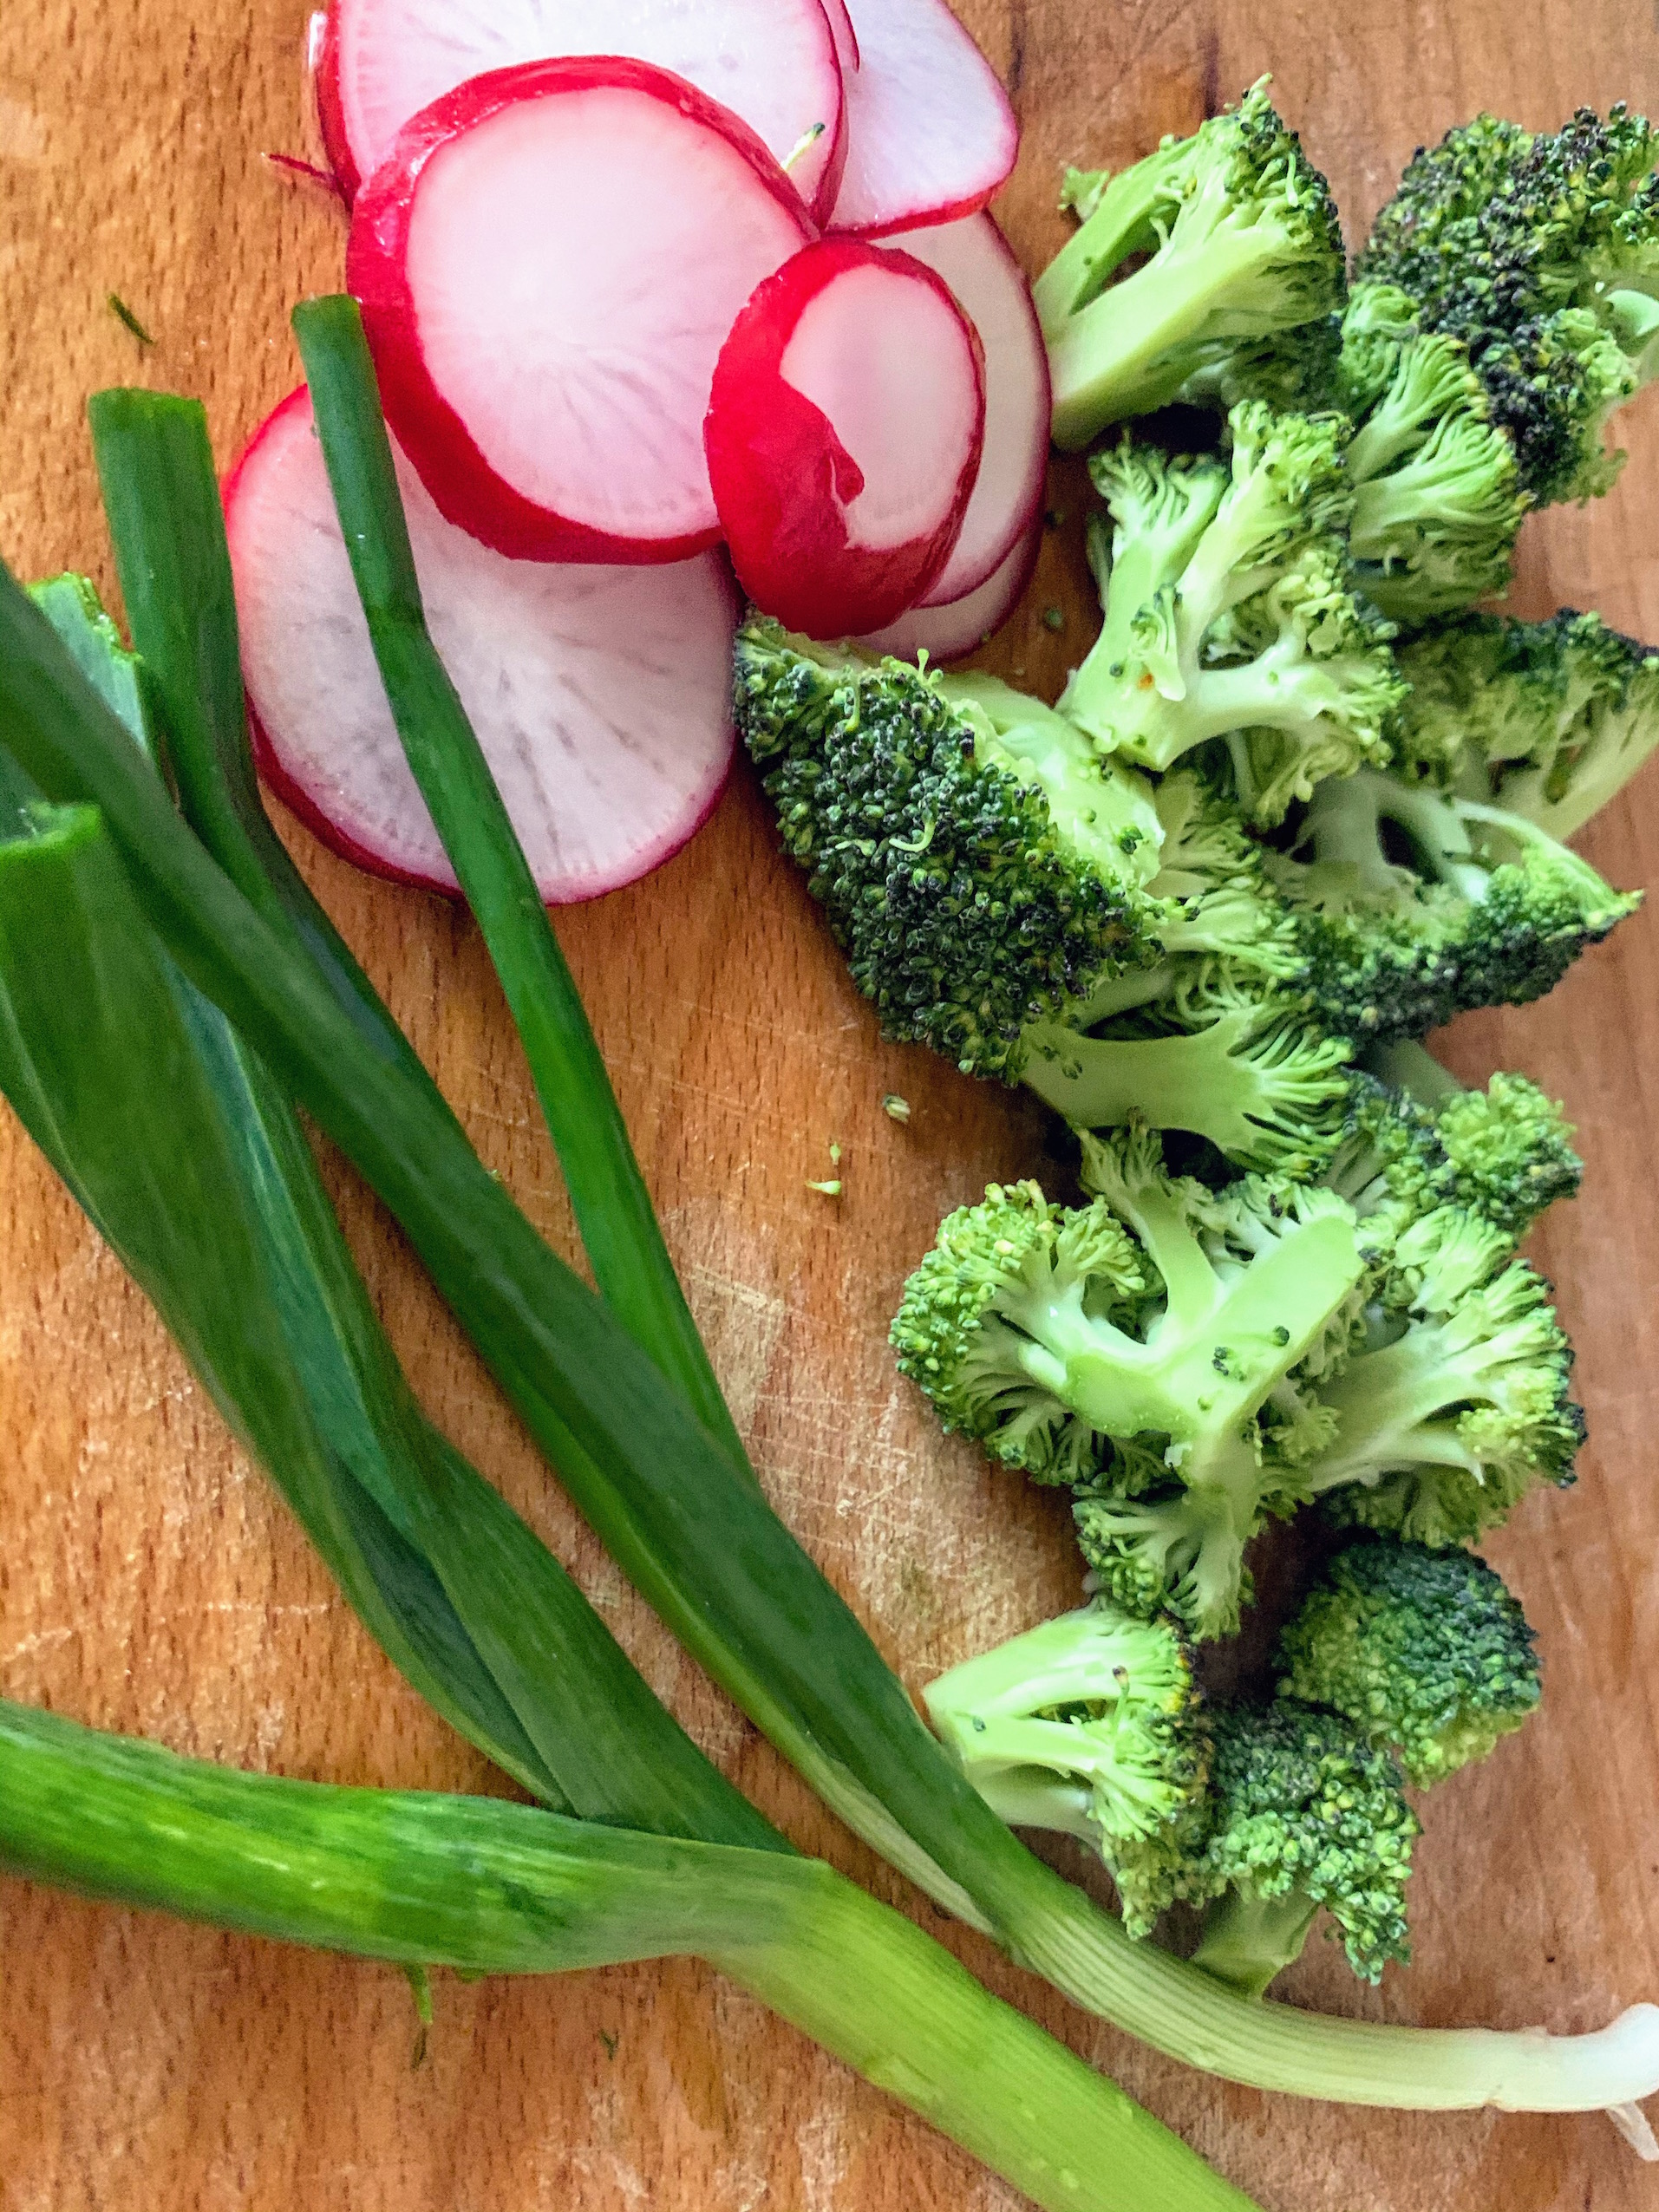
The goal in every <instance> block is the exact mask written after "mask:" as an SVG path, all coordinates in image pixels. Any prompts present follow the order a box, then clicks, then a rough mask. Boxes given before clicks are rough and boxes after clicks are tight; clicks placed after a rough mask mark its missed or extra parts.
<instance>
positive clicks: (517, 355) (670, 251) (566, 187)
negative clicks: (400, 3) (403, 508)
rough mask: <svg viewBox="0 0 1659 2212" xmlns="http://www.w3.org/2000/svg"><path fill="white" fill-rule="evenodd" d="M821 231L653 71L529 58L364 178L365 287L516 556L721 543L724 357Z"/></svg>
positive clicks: (465, 476)
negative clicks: (714, 469) (764, 293)
mask: <svg viewBox="0 0 1659 2212" xmlns="http://www.w3.org/2000/svg"><path fill="white" fill-rule="evenodd" d="M811 236H812V230H811V226H810V225H809V224H808V223H807V218H806V215H805V213H804V212H803V210H802V208H801V206H800V199H799V198H798V197H797V195H796V193H795V192H794V188H793V186H791V185H790V183H789V181H788V179H787V178H786V177H785V176H784V174H783V173H782V171H781V169H780V168H779V167H778V166H777V164H776V162H775V161H774V160H773V159H772V157H771V155H770V154H769V153H767V151H766V149H765V147H763V146H762V145H761V142H760V140H758V139H757V138H755V137H754V134H753V133H751V132H750V131H748V129H747V128H746V127H745V126H744V125H742V124H741V123H740V122H739V121H737V120H736V118H735V116H733V115H730V114H728V113H727V112H726V111H725V110H724V109H723V108H717V107H716V106H715V103H714V102H713V101H710V100H709V99H707V98H706V97H705V96H704V95H702V93H700V92H698V91H696V90H695V89H694V88H692V87H691V86H690V85H689V84H686V83H683V82H682V81H681V80H680V79H679V78H678V77H672V76H669V75H668V74H667V73H666V71H664V70H662V69H652V68H650V67H649V66H648V65H647V64H646V63H644V62H630V61H625V60H614V59H600V60H598V61H594V60H578V61H557V62H526V64H524V66H523V67H521V68H519V69H499V70H497V71H496V72H495V73H494V74H493V75H490V76H487V77H474V78H473V79H472V80H471V81H470V82H468V83H467V84H464V85H461V86H460V87H459V88H457V89H456V90H455V91H454V92H450V93H446V94H445V95H443V97H442V98H441V100H438V101H434V104H433V105H432V106H431V107H430V108H426V109H424V110H423V111H422V113H421V114H419V115H417V116H416V117H415V120H414V121H412V122H410V123H409V124H408V125H407V126H406V127H404V129H403V130H402V133H401V134H399V137H398V140H397V142H396V145H395V147H394V149H393V151H392V153H391V154H390V156H389V158H388V159H387V160H385V161H384V162H382V165H381V166H380V167H379V168H378V169H377V170H376V172H375V173H374V175H373V176H372V177H371V178H370V179H369V182H368V183H367V184H366V185H365V186H363V188H362V191H361V192H359V193H358V195H357V199H356V204H355V206H354V207H353V209H352V219H351V235H350V239H349V245H348V247H347V251H346V278H347V284H348V286H349V290H352V291H353V292H355V293H356V296H357V297H358V299H359V300H360V301H361V302H362V311H363V323H364V326H365V328H366V330H367V332H368V336H369V345H370V347H371V348H372V349H373V352H374V356H375V366H376V370H377V371H378V373H379V376H380V385H381V394H382V399H383V401H384V402H385V408H386V414H387V419H388V421H389V423H390V425H391V427H392V430H393V432H394V434H395V436H396V438H397V440H398V442H399V444H400V445H401V446H402V448H403V451H404V452H405V453H407V454H408V458H409V460H411V461H412V462H413V463H414V465H415V468H416V470H417V471H418V472H419V473H420V476H421V481H422V482H423V483H424V484H425V485H426V486H427V488H428V491H429V492H430V493H431V494H432V496H433V498H434V499H435V500H436V502H437V504H438V506H439V508H440V509H441V512H443V513H444V514H445V515H446V516H447V518H448V519H449V520H450V521H451V522H454V523H458V524H460V526H461V528H462V529H464V530H468V531H470V532H472V533H473V535H474V537H475V538H481V539H482V540H483V542H484V543H485V544H486V545H491V546H493V547H494V548H495V550H496V551H498V552H502V553H506V554H509V555H511V556H513V558H517V559H526V560H575V561H630V562H631V561H659V560H663V561H669V560H683V559H684V558H686V557H687V556H688V555H689V554H691V553H695V552H699V551H702V550H703V549H704V548H705V547H707V546H709V545H713V544H715V541H716V540H717V538H719V535H720V530H719V525H718V523H717V521H716V519H715V503H714V499H713V495H712V493H710V490H709V473H708V467H707V465H706V463H705V461H704V459H703V451H702V418H703V414H704V410H705V409H706V408H707V406H708V403H709V383H710V380H711V379H712V377H713V375H714V368H715V359H716V357H717V356H718V355H719V352H720V349H721V345H722V341H723V340H724V338H725V336H726V334H727V332H728V330H730V328H731V325H732V321H733V318H734V316H735V315H736V314H737V312H738V310H740V309H741V307H742V305H743V303H744V302H745V301H746V300H747V299H748V297H749V295H750V294H751V293H752V292H753V291H754V288H755V286H756V284H759V283H760V281H761V278H762V277H766V276H767V275H769V274H770V273H771V271H773V270H774V269H776V268H777V267H778V266H779V264H781V262H783V261H785V260H787V258H789V256H790V255H791V254H793V253H794V252H795V251H797V250H798V248H799V247H800V245H801V242H802V240H803V239H804V238H810V237H811Z"/></svg>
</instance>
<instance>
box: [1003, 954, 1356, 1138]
mask: <svg viewBox="0 0 1659 2212" xmlns="http://www.w3.org/2000/svg"><path fill="white" fill-rule="evenodd" d="M1138 980H1139V979H1138V978H1137V981H1138ZM1148 980H1149V982H1150V981H1155V980H1157V975H1156V971H1154V972H1153V976H1152V977H1151V978H1149V979H1148ZM1171 1003H1172V1005H1174V1006H1175V1007H1176V1008H1178V1009H1179V1010H1181V1011H1186V1010H1188V1009H1190V1015H1189V1018H1190V1019H1191V1021H1192V1026H1191V1027H1185V1026H1184V1027H1179V1028H1170V1029H1168V1030H1166V1031H1163V1032H1161V1033H1159V1032H1158V1031H1156V1030H1153V1029H1152V1028H1150V1027H1148V1028H1146V1032H1145V1033H1144V1034H1122V1025H1121V1024H1120V1028H1119V1034H1114V1035H1109V1036H1086V1035H1081V1034H1079V1033H1078V1031H1077V1030H1075V1029H1073V1028H1069V1027H1068V1026H1066V1025H1063V1024H1061V1023H1059V1022H1043V1021H1039V1022H1034V1023H1033V1024H1032V1025H1031V1026H1030V1028H1028V1029H1027V1031H1026V1033H1025V1038H1024V1043H1025V1061H1024V1065H1023V1067H1022V1071H1021V1080H1022V1081H1023V1082H1024V1083H1025V1084H1026V1085H1027V1086H1028V1087H1029V1089H1031V1090H1033V1091H1035V1093H1036V1094H1037V1096H1038V1097H1039V1098H1040V1099H1042V1100H1043V1102H1044V1104H1045V1105H1048V1106H1052V1107H1053V1108H1054V1109H1055V1112H1056V1113H1061V1114H1063V1115H1064V1116H1065V1118H1066V1119H1067V1120H1068V1121H1069V1122H1070V1123H1071V1124H1072V1126H1074V1128H1077V1129H1091V1130H1094V1129H1110V1128H1121V1127H1123V1126H1125V1125H1126V1124H1127V1123H1128V1122H1130V1121H1133V1120H1135V1119H1140V1120H1143V1121H1146V1122H1147V1123H1148V1124H1150V1125H1151V1126H1154V1127H1157V1128H1160V1129H1185V1130H1188V1131H1190V1132H1192V1133H1193V1134H1194V1135H1197V1136H1200V1137H1206V1138H1208V1139H1209V1140H1210V1142H1211V1143H1212V1145H1215V1146H1216V1148H1217V1149H1218V1151H1219V1152H1224V1153H1225V1155H1226V1156H1227V1158H1229V1159H1231V1160H1233V1161H1235V1162H1237V1163H1238V1165H1240V1166H1244V1167H1256V1168H1263V1169H1274V1170H1278V1171H1283V1172H1285V1173H1290V1172H1303V1173H1305V1172H1307V1171H1309V1170H1310V1169H1311V1168H1312V1167H1314V1166H1315V1165H1317V1164H1318V1163H1319V1161H1320V1160H1321V1159H1322V1158H1323V1157H1324V1156H1325V1154H1326V1153H1328V1152H1329V1150H1330V1149H1331V1148H1332V1147H1333V1146H1334V1145H1336V1142H1337V1141H1338V1139H1339V1138H1340V1136H1341V1133H1342V1120H1343V1112H1344V1108H1345V1106H1346V1104H1347V1099H1348V1094H1349V1060H1350V1057H1351V1047H1349V1044H1348V1042H1347V1041H1346V1040H1345V1039H1343V1038H1341V1037H1329V1036H1326V1035H1324V1034H1323V1033H1322V1032H1321V1031H1320V1030H1318V1029H1317V1028H1314V1027H1312V1026H1311V1025H1310V1023H1309V1021H1308V1020H1307V1018H1306V1016H1305V1015H1303V1014H1302V1013H1301V1012H1300V1011H1299V1010H1298V1008H1297V1005H1296V1002H1295V1001H1294V1000H1292V999H1289V998H1285V997H1281V996H1277V995H1274V994H1272V993H1271V992H1269V993H1266V994H1264V995H1254V994H1252V993H1250V992H1248V991H1239V990H1236V989H1235V990H1232V991H1229V992H1227V993H1226V994H1225V995H1223V994H1217V993H1211V994H1208V995H1206V996H1205V998H1204V999H1203V1000H1201V1001H1200V1000H1198V999H1196V998H1194V997H1192V996H1191V995H1183V994H1181V993H1179V987H1178V989H1177V992H1176V995H1174V996H1173V997H1172V1001H1171Z"/></svg>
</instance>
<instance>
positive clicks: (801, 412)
mask: <svg viewBox="0 0 1659 2212" xmlns="http://www.w3.org/2000/svg"><path fill="white" fill-rule="evenodd" d="M984 415H985V399H984V383H983V374H982V370H981V366H980V358H979V341H978V339H977V338H976V336H974V333H973V331H972V330H971V329H970V326H969V324H968V323H966V322H965V321H964V320H963V316H962V312H961V310H959V309H958V307H957V303H956V302H955V301H954V300H953V299H952V298H951V297H950V291H949V290H948V289H947V288H946V286H945V285H944V284H943V283H942V282H941V281H940V279H939V278H938V277H936V276H935V275H934V273H933V271H931V269H926V268H924V266H923V265H922V264H921V263H920V262H919V261H916V260H913V259H912V258H911V256H910V255H909V254H907V253H893V252H891V251H885V250H884V249H883V248H881V247H879V246H872V245H865V244H863V243H862V241H860V240H858V239H854V238H836V239H830V240H827V241H826V242H825V243H824V244H822V245H813V246H808V247H807V248H806V249H805V250H804V251H802V252H800V253H798V254H797V255H796V256H795V257H794V260H792V261H788V262H786V263H785V264H784V265H783V267H782V268H781V269H780V270H779V271H778V272H777V274H776V275H775V276H773V277H768V278H767V280H766V282H765V283H764V284H761V286H760V288H759V290H757V291H756V292H755V294H754V298H753V299H751V300H750V301H749V303H748V306H747V307H745V309H744V310H743V311H742V313H741V315H740V316H738V318H737V321H736V322H735V323H734V325H733V326H732V333H731V336H729V337H728V339H727V341H726V343H725V345H724V346H723V347H722V349H721V355H720V362H719V365H718V366H717V367H716V369H715V381H714V391H713V395H712V397H711V399H710V401H709V418H708V422H707V424H706V426H705V440H706V444H707V448H708V454H709V481H710V483H711V484H712V485H713V486H714V491H715V504H716V506H717V507H718V508H719V511H720V519H721V523H722V527H723V528H724V530H725V532H726V542H727V545H728V547H729V549H730V551H731V556H732V564H733V566H734V567H735V569H736V571H737V576H738V581H739V582H740V583H741V584H742V586H743V588H744V590H745V591H747V592H748V595H749V597H751V598H752V599H753V600H754V603H755V604H756V605H757V606H758V607H760V608H761V610H763V611H764V612H765V613H767V614H770V615H775V616H777V617H778V618H779V620H780V621H781V622H782V623H784V624H785V625H786V626H787V628H788V629H790V630H803V631H805V632H806V634H807V636H811V637H842V636H848V635H850V634H852V633H854V632H857V631H859V630H876V629H878V628H879V627H880V626H881V624H882V623H886V622H891V621H892V619H893V617H894V616H896V615H898V614H899V613H900V612H902V610H904V609H905V607H907V606H910V605H911V604H913V603H914V602H915V601H916V600H917V599H918V598H919V597H922V596H923V595H924V593H925V592H926V591H927V590H928V587H929V586H930V584H931V583H932V582H933V580H934V578H935V577H937V575H938V574H939V572H940V571H941V570H942V569H943V568H944V564H945V562H946V561H947V559H948V558H950V549H951V547H952V545H954V544H955V543H956V538H957V532H958V531H959V530H960V528H961V526H962V518H963V512H964V511H965V510H966V507H967V505H968V498H969V493H970V491H971V489H972V487H973V480H974V474H975V472H976V469H977V467H978V466H979V453H980V447H981V442H982V440H983V431H984Z"/></svg>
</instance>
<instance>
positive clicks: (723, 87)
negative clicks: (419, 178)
mask: <svg viewBox="0 0 1659 2212" xmlns="http://www.w3.org/2000/svg"><path fill="white" fill-rule="evenodd" d="M833 4H834V0H826V5H820V0H718V5H693V6H689V7H688V6H687V5H686V4H685V0H333V4H332V5H331V6H330V10H329V13H328V23H327V29H326V34H325V36H324V39H323V47H322V51H321V54H320V55H319V57H318V69H317V102H318V108H319V110H320V112H321V114H322V118H323V137H324V139H325V140H326V142H327V145H328V149H329V159H330V162H331V163H332V165H333V167H334V172H335V174H336V177H338V179H339V180H340V183H341V186H342V187H343V190H344V192H345V193H346V196H347V198H348V199H349V198H350V196H351V195H352V193H353V192H356V189H357V187H358V186H359V184H361V183H362V181H363V179H365V178H367V177H369V176H371V175H372V174H373V173H374V172H375V171H376V169H377V168H378V167H379V166H380V165H381V163H382V161H383V160H385V158H386V156H387V155H388V153H390V151H391V148H392V144H393V141H394V140H395V138H396V137H397V134H398V133H399V132H400V131H401V130H402V127H403V126H404V124H405V123H407V122H408V121H409V120H410V118H411V117H413V116H415V115H418V114H420V113H421V109H422V108H428V107H430V106H431V104H432V102H433V101H434V100H436V99H438V98H440V97H441V95H443V94H444V93H446V92H453V91H454V88H455V87H456V86H457V85H458V84H462V83H464V82H466V80H467V78H468V77H476V76H483V75H487V73H488V72H489V71H491V70H493V69H511V68H513V67H514V66H515V65H516V64H517V63H519V62H541V61H547V60H551V59H552V58H553V57H554V56H556V55H589V54H625V55H631V56H632V57H633V58H634V59H635V60H637V61H641V62H653V63H654V64H655V65H656V67H657V68H658V69H671V70H672V71H673V72H674V74H675V75H676V76H679V77H684V78H685V79H686V80H687V81H688V82H689V83H691V84H694V85H696V86H697V87H698V88H699V89H700V90H702V91H703V92H705V93H707V94H708V95H709V98H710V99H713V100H717V101H720V103H721V105H722V107H725V108H730V109H732V110H733V112H734V113H735V114H738V115H741V117H742V119H743V121H745V122H746V123H747V124H748V126H749V127H750V129H751V130H753V131H754V133H755V134H756V135H757V136H758V137H759V138H760V139H761V141H762V142H763V143H764V144H765V145H766V146H767V147H768V148H769V149H770V151H771V153H772V156H773V158H774V160H776V161H779V162H784V161H788V162H789V174H790V177H791V179H793V181H794V184H795V185H796V186H797V187H798V188H799V191H800V197H801V199H803V200H804V201H805V202H806V204H807V207H808V208H809V209H810V211H811V212H812V213H813V215H814V216H816V217H817V218H818V219H820V221H821V220H822V219H823V218H824V216H825V215H826V213H827V212H828V210H829V208H830V207H831V206H833V204H834V199H835V192H836V188H837V186H838V185H839V181H840V176H841V168H842V164H843V161H844V160H845V157H846V134H845V130H844V127H843V120H844V102H843V98H842V92H841V69H840V65H839V61H838V50H839V49H838V41H837V38H836V36H835V29H834V23H833V17H831V16H829V14H828V12H827V10H828V8H829V7H831V6H833ZM854 50H855V51H856V48H855V49H854ZM854 66H856V64H854ZM813 132H816V133H817V134H818V135H817V136H816V137H815V138H814V137H813V136H812V135H811V134H813ZM792 154H793V155H794V160H790V157H791V155H792Z"/></svg>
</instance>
